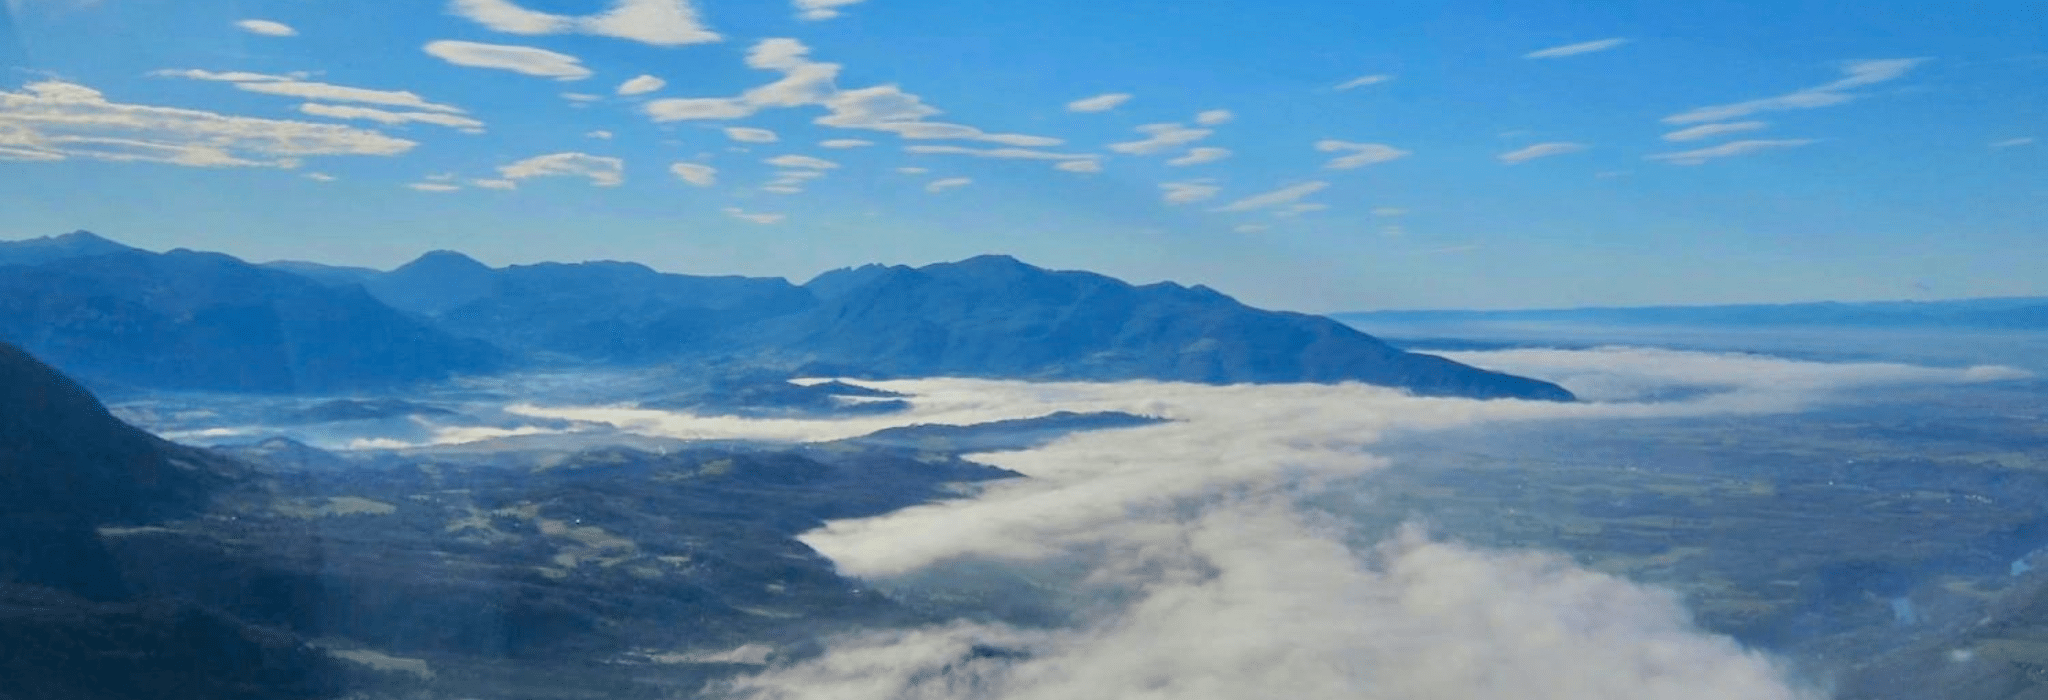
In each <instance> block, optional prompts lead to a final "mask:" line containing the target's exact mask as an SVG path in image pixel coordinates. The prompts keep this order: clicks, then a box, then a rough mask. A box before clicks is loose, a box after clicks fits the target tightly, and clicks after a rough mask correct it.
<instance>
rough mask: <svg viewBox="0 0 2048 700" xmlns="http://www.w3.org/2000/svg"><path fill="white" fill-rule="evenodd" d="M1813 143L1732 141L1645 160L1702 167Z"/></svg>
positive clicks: (1772, 140)
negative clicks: (1737, 157)
mask: <svg viewBox="0 0 2048 700" xmlns="http://www.w3.org/2000/svg"><path fill="white" fill-rule="evenodd" d="M1812 143H1814V140H1813V139H1753V140H1749V141H1730V142H1728V143H1724V144H1721V145H1718V146H1712V147H1708V148H1701V149H1696V150H1691V151H1681V152H1678V153H1658V154H1655V155H1650V156H1645V158H1648V159H1649V160H1661V161H1664V162H1666V163H1670V164H1672V165H1700V164H1703V163H1706V162H1707V161H1710V160H1714V159H1716V158H1728V157H1731V156H1739V155H1745V154H1750V153H1756V152H1758V151H1768V150H1774V149H1780V148H1795V147H1798V146H1805V145H1809V144H1812Z"/></svg>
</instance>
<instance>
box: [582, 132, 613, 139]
mask: <svg viewBox="0 0 2048 700" xmlns="http://www.w3.org/2000/svg"><path fill="white" fill-rule="evenodd" d="M584 136H587V137H590V138H593V139H603V140H606V141H610V140H611V138H612V132H609V131H605V130H603V129H598V130H596V131H592V132H589V133H586V134H584Z"/></svg>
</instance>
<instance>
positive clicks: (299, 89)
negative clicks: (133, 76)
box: [150, 69, 462, 114]
mask: <svg viewBox="0 0 2048 700" xmlns="http://www.w3.org/2000/svg"><path fill="white" fill-rule="evenodd" d="M150 75H152V76H155V77H159V78H184V79H187V80H209V81H214V82H225V83H233V84H234V86H235V88H236V89H238V90H246V91H248V92H256V93H262V94H265V95H283V96H286V97H297V98H300V99H307V100H319V101H322V102H359V103H363V104H374V105H383V106H386V107H404V108H407V109H417V110H422V111H427V112H446V113H448V114H461V113H462V108H460V107H455V106H453V105H444V104H436V103H433V102H428V101H426V99H424V98H421V97H420V96H419V95H417V94H415V93H412V92H409V91H405V90H373V89H369V88H359V87H349V86H346V85H331V84H328V83H313V82H306V81H304V80H300V79H298V78H296V77H293V76H284V75H266V74H263V73H244V72H227V73H216V72H213V71H206V70H198V69H185V70H158V71H151V72H150Z"/></svg>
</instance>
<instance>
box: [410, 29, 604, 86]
mask: <svg viewBox="0 0 2048 700" xmlns="http://www.w3.org/2000/svg"><path fill="white" fill-rule="evenodd" d="M421 50H423V51H426V52H427V55H429V56H433V57H435V58H438V59H441V60H443V61H447V62H448V63H449V64H451V65H457V66H463V67H466V68H488V69H492V70H503V71H511V72H514V73H519V74H522V75H531V76H535V77H540V78H554V79H556V80H582V79H584V78H588V77H590V75H591V72H590V69H589V68H585V67H584V66H583V61H582V59H578V58H576V57H575V56H571V55H568V54H565V53H557V52H554V51H549V50H547V49H542V48H536V47H532V46H514V45H510V44H483V43H478V42H474V41H454V40H449V39H442V40H439V41H431V42H427V45H426V46H424V47H422V48H421Z"/></svg>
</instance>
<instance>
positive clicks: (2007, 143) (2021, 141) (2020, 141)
mask: <svg viewBox="0 0 2048 700" xmlns="http://www.w3.org/2000/svg"><path fill="white" fill-rule="evenodd" d="M2032 145H2034V137H2032V136H2022V137H2019V138H2016V139H2006V140H2004V141H1993V142H1992V143H1991V147H1992V148H2018V147H2020V146H2032Z"/></svg>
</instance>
